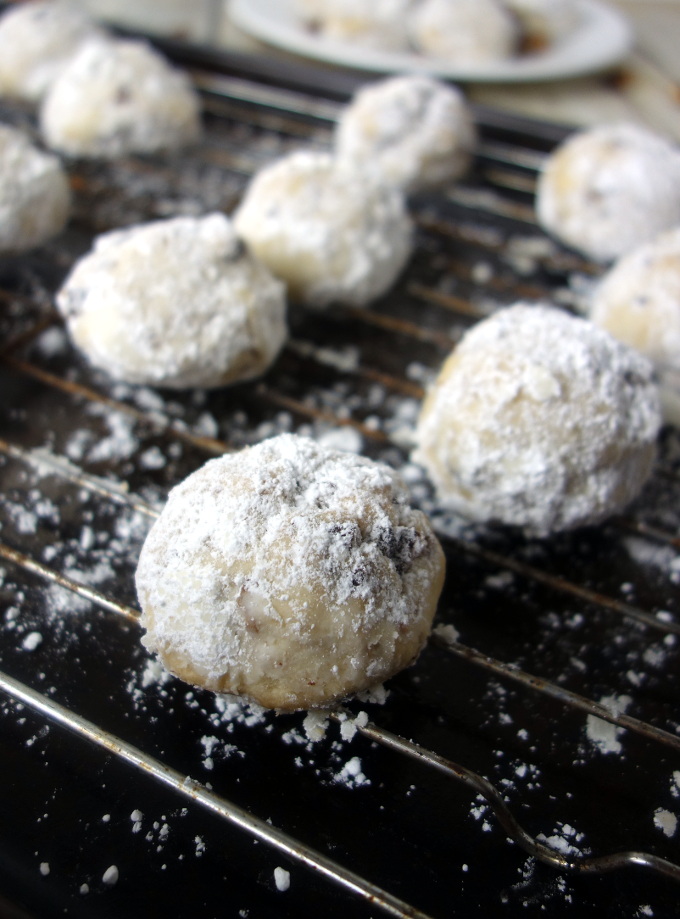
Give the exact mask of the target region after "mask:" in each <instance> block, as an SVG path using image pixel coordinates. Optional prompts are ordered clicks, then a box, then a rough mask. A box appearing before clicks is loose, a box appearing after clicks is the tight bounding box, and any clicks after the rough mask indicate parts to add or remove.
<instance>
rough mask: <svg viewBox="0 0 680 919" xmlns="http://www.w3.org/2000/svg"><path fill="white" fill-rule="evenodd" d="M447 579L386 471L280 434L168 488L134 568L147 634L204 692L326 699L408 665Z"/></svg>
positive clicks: (305, 701) (280, 700)
mask: <svg viewBox="0 0 680 919" xmlns="http://www.w3.org/2000/svg"><path fill="white" fill-rule="evenodd" d="M443 577H444V557H443V553H442V550H441V547H440V545H439V543H438V541H437V540H436V538H435V537H434V535H433V533H432V530H431V528H430V525H429V523H428V521H427V518H426V517H425V516H424V514H423V513H422V512H420V511H417V510H413V509H412V508H411V507H410V506H409V497H408V494H407V491H406V489H405V486H404V485H403V483H402V482H401V480H400V479H399V478H398V476H397V474H396V473H395V472H394V471H393V470H391V469H390V468H389V467H387V466H385V465H382V464H379V463H375V462H373V461H372V460H369V459H367V458H365V457H359V456H356V455H355V454H352V453H343V452H340V451H337V450H330V449H326V448H323V447H321V446H319V445H318V444H317V443H316V442H314V441H312V440H308V439H306V438H302V437H297V436H295V435H288V434H284V435H280V436H278V437H275V438H272V439H270V440H266V441H264V442H262V443H261V444H259V445H258V446H255V447H250V448H247V449H245V450H243V451H241V452H240V453H237V454H231V455H229V456H225V457H222V458H220V459H216V460H212V461H210V462H208V463H207V464H206V465H205V466H203V467H202V468H201V469H199V470H198V471H197V472H195V473H194V474H193V475H191V476H189V478H188V479H186V480H185V481H184V482H183V483H182V484H181V485H179V486H178V487H177V488H175V489H173V491H172V492H171V494H170V498H169V500H168V503H167V505H166V507H165V509H164V510H163V512H162V514H161V516H160V518H159V520H158V521H157V522H156V524H155V525H154V527H153V528H152V530H151V532H150V534H149V536H148V538H147V540H146V542H145V544H144V547H143V549H142V553H141V556H140V560H139V566H138V569H137V591H138V595H139V600H140V604H141V607H142V610H143V615H142V625H143V627H144V628H145V629H146V634H145V636H144V639H143V641H144V644H145V645H146V646H147V647H148V648H149V649H150V650H151V651H154V652H156V653H158V655H159V656H160V658H161V660H162V662H163V663H164V665H165V666H166V668H168V669H169V670H170V671H172V672H173V673H175V674H176V675H177V676H179V677H181V678H182V679H184V680H186V681H188V682H190V683H194V684H196V685H199V686H203V687H205V688H207V689H211V690H214V691H216V692H226V693H233V694H238V695H243V696H245V697H246V698H248V699H250V700H251V701H255V702H257V703H259V704H260V705H262V706H264V707H265V708H274V709H279V710H283V711H290V710H295V709H305V708H315V707H323V706H328V705H331V704H332V703H333V702H336V701H338V700H340V699H342V698H344V697H346V696H348V695H350V694H353V693H356V692H359V691H362V690H366V689H369V688H370V687H372V686H375V685H377V684H380V683H381V682H383V681H384V680H385V679H387V678H388V677H390V676H392V675H393V674H395V673H396V672H398V671H399V670H401V669H402V668H404V667H406V666H408V665H409V664H411V663H412V662H413V661H414V659H415V658H416V657H417V655H418V654H419V652H420V650H421V648H422V647H423V645H424V643H425V641H426V639H427V636H428V634H429V631H430V626H431V622H432V618H433V616H434V612H435V607H436V604H437V599H438V597H439V593H440V590H441V587H442V582H443Z"/></svg>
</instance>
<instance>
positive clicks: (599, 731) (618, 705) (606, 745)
mask: <svg viewBox="0 0 680 919" xmlns="http://www.w3.org/2000/svg"><path fill="white" fill-rule="evenodd" d="M632 701H633V700H632V699H631V697H630V696H627V695H620V696H605V697H604V698H602V699H600V704H601V705H603V706H604V707H605V708H607V709H609V711H611V713H612V714H613V715H622V714H624V713H625V712H626V710H627V708H628V706H629V705H630V704H631V703H632ZM622 733H623V729H622V728H620V727H617V725H615V724H610V722H609V721H604V720H603V719H602V718H598V717H597V716H596V715H588V718H587V720H586V736H587V737H588V740H590V741H591V743H593V744H594V745H595V747H596V748H597V749H598V750H599V751H600V753H604V754H608V753H616V754H618V753H620V752H621V749H622V748H621V742H620V740H619V737H620V735H621V734H622Z"/></svg>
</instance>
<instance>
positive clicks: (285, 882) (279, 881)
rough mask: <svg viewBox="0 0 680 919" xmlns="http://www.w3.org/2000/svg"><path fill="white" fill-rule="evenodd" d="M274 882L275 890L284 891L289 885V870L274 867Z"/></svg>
mask: <svg viewBox="0 0 680 919" xmlns="http://www.w3.org/2000/svg"><path fill="white" fill-rule="evenodd" d="M274 883H275V884H276V889H277V890H280V891H281V893H285V891H286V890H288V888H289V887H290V871H286V869H285V868H274Z"/></svg>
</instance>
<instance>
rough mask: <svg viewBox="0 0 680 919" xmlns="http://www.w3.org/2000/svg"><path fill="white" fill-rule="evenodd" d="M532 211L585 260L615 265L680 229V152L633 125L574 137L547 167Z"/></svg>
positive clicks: (655, 135)
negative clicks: (661, 235)
mask: <svg viewBox="0 0 680 919" xmlns="http://www.w3.org/2000/svg"><path fill="white" fill-rule="evenodd" d="M536 212H537V216H538V220H539V223H540V224H541V225H542V226H543V227H544V229H546V230H547V231H548V232H549V233H551V234H553V235H554V236H555V237H557V238H558V239H559V240H561V241H562V242H564V243H566V244H567V245H569V246H571V247H573V248H574V249H576V250H578V251H579V252H582V253H583V254H584V255H586V256H588V257H589V258H592V259H594V260H595V261H598V262H608V261H611V260H613V259H616V258H618V257H619V256H621V255H623V254H624V253H626V252H629V251H630V250H631V249H634V248H635V247H636V246H638V245H641V244H642V243H645V242H648V241H649V240H651V239H653V238H654V236H656V235H657V233H660V232H661V231H662V230H667V229H670V228H671V227H673V226H675V225H677V224H680V150H678V148H677V147H675V146H674V145H673V144H671V143H670V142H669V141H667V140H665V139H664V138H662V137H660V136H658V135H657V134H654V133H653V132H652V131H649V130H647V129H646V128H642V127H637V126H636V125H633V124H616V125H604V126H600V127H596V128H590V129H588V130H586V131H581V132H578V133H577V134H574V135H572V136H571V137H570V138H568V139H567V140H566V141H565V142H564V143H563V144H561V145H560V146H559V147H557V149H556V150H555V151H554V152H553V153H552V154H551V155H550V156H549V157H548V159H547V160H546V163H545V165H544V168H543V170H542V172H541V175H540V176H539V179H538V186H537V191H536Z"/></svg>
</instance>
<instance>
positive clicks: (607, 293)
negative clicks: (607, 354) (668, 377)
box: [589, 227, 680, 371]
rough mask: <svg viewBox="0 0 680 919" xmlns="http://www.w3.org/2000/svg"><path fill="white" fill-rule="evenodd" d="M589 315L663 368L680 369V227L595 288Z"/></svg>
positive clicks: (634, 255) (621, 265)
mask: <svg viewBox="0 0 680 919" xmlns="http://www.w3.org/2000/svg"><path fill="white" fill-rule="evenodd" d="M589 312H590V318H591V319H592V321H593V322H594V323H596V324H597V325H598V326H600V327H601V328H603V329H606V330H607V331H608V332H610V333H611V334H612V335H613V336H614V337H615V338H618V339H619V341H623V342H625V343H626V344H627V345H630V346H631V347H633V348H636V349H637V350H638V351H641V352H642V353H643V354H646V355H647V357H648V358H650V360H651V361H652V362H653V363H654V364H655V365H656V366H657V368H658V369H660V370H663V369H664V368H669V369H673V370H675V371H680V227H676V228H675V229H673V230H669V231H667V232H666V233H662V234H661V235H659V236H657V237H656V238H655V239H654V240H653V241H652V242H649V243H645V245H643V246H640V247H638V248H637V249H634V250H633V251H632V252H629V253H628V255H624V256H622V258H620V259H619V261H618V262H617V263H616V264H615V265H614V266H613V267H612V268H611V269H610V270H609V272H608V273H607V274H606V275H605V276H604V277H603V278H602V280H601V281H600V282H599V284H598V285H597V286H596V287H595V290H594V293H593V298H592V301H591V303H590V308H589Z"/></svg>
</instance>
